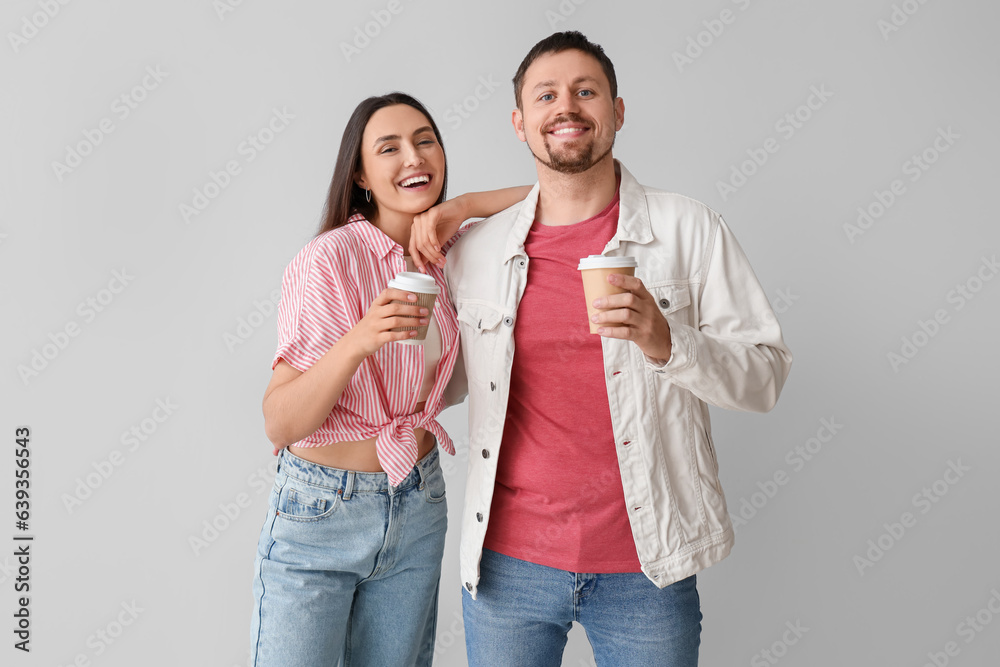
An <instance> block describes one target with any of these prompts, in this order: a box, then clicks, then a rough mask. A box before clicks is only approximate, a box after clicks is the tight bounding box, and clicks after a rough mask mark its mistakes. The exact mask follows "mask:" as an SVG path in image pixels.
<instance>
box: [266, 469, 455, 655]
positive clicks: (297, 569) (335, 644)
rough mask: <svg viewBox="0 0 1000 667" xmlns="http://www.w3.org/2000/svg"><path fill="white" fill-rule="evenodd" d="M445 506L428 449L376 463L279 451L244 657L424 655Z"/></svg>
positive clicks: (430, 637) (430, 640)
mask: <svg viewBox="0 0 1000 667" xmlns="http://www.w3.org/2000/svg"><path fill="white" fill-rule="evenodd" d="M447 525H448V508H447V506H446V501H445V483H444V475H443V474H442V472H441V466H440V464H439V460H438V451H437V449H434V450H433V451H432V452H431V453H429V454H427V455H426V456H425V457H424V458H423V459H421V460H420V461H418V462H417V464H416V466H414V468H413V470H412V471H411V472H410V475H409V476H408V477H407V478H406V479H405V480H404V481H403V482H402V483H401V484H400V485H399V487H398V488H395V489H394V488H392V487H390V486H389V481H388V477H387V476H386V474H385V473H367V472H354V471H347V470H339V469H336V468H328V467H326V466H321V465H317V464H315V463H310V462H309V461H305V460H303V459H301V458H299V457H297V456H295V455H293V454H291V453H289V452H288V451H287V450H285V451H282V452H281V457H280V459H279V461H278V472H277V474H276V475H275V478H274V488H273V490H272V491H271V497H270V501H269V509H268V515H267V519H266V521H265V522H264V528H263V530H262V531H261V534H260V541H259V542H258V545H257V558H256V562H255V565H254V581H253V595H254V611H253V619H252V621H251V633H250V634H251V648H250V653H251V658H252V660H251V664H253V665H256V666H257V667H293V666H294V667H332V666H334V665H337V664H338V661H340V664H343V665H362V666H369V665H370V666H382V665H393V666H397V665H398V666H404V665H406V666H409V665H421V666H422V665H430V664H431V659H432V657H433V654H434V632H435V629H436V624H437V601H438V582H439V580H440V577H441V557H442V554H443V552H444V538H445V530H446V529H447Z"/></svg>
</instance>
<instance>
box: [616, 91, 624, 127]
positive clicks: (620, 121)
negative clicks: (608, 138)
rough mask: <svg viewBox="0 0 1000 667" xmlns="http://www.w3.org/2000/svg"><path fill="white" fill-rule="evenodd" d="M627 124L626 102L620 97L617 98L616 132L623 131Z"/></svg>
mask: <svg viewBox="0 0 1000 667" xmlns="http://www.w3.org/2000/svg"><path fill="white" fill-rule="evenodd" d="M624 124H625V100H623V99H622V98H620V97H616V98H615V132H617V131H618V130H620V129H622V125H624Z"/></svg>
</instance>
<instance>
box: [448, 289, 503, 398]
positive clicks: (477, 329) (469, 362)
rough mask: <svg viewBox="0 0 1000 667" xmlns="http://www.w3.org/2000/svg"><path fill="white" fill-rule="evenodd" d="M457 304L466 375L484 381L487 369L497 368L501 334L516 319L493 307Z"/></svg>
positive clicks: (475, 302) (470, 302) (491, 305)
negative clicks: (483, 376) (483, 374)
mask: <svg viewBox="0 0 1000 667" xmlns="http://www.w3.org/2000/svg"><path fill="white" fill-rule="evenodd" d="M456 305H457V311H458V322H459V326H460V327H461V332H462V347H463V349H464V350H465V357H466V364H465V369H466V373H468V375H469V377H470V378H474V379H481V375H482V373H484V372H485V371H486V370H487V369H494V368H496V366H497V364H498V360H499V357H498V355H499V354H500V353H501V352H502V350H500V349H499V344H500V343H499V341H500V339H501V338H503V336H501V333H502V331H503V330H504V329H510V328H511V326H512V325H513V323H514V320H513V319H512V318H511V317H510V316H507V315H504V313H503V311H501V310H500V309H499V308H497V307H496V306H494V305H493V304H489V303H483V302H478V301H459V302H458V303H457V304H456ZM505 325H506V326H505Z"/></svg>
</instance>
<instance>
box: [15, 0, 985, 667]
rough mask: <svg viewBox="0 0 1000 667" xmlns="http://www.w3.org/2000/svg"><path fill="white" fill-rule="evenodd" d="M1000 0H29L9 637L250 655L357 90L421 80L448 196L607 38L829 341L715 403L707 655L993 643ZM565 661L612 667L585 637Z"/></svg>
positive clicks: (749, 660) (494, 177)
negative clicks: (312, 257)
mask: <svg viewBox="0 0 1000 667" xmlns="http://www.w3.org/2000/svg"><path fill="white" fill-rule="evenodd" d="M998 22H1000V9H998V8H997V5H996V4H995V3H990V2H986V1H985V0H975V1H974V0H966V1H957V2H943V1H942V2H927V1H926V0H919V1H918V0H878V1H875V2H872V1H868V2H862V1H861V0H849V1H847V2H838V3H829V2H792V1H791V0H768V1H765V0H713V1H712V2H697V3H696V2H693V1H688V2H672V3H661V2H652V1H646V2H623V1H615V2H610V1H604V0H550V1H542V2H537V1H529V0H509V1H507V2H502V3H501V2H481V1H469V0H465V1H463V2H459V1H458V0H391V1H384V0H363V1H361V2H350V3H347V2H336V3H334V2H319V1H318V0H313V1H308V0H301V1H298V2H266V1H265V0H243V1H240V0H216V1H214V2H212V1H209V0H203V1H200V2H194V1H191V0H187V1H182V2H123V1H105V2H68V1H67V0H35V1H31V2H29V1H27V0H17V1H12V2H6V3H4V7H3V9H2V11H0V27H2V29H3V33H4V35H5V40H4V41H5V45H4V46H3V47H2V48H0V77H2V79H0V81H2V90H3V94H2V96H0V109H2V114H3V116H2V117H3V120H4V123H3V127H2V129H0V135H2V153H3V161H2V170H3V171H2V173H0V192H2V201H0V281H2V292H0V294H2V308H3V326H2V332H3V339H2V345H0V347H2V349H3V355H4V357H3V359H4V362H3V365H2V368H0V371H2V372H0V388H2V392H3V393H2V399H3V400H2V420H0V442H3V443H4V446H3V451H4V452H5V453H4V455H3V456H2V457H0V510H2V511H0V516H2V517H3V521H2V522H0V541H2V542H3V543H4V544H6V546H4V547H3V548H2V549H0V554H2V555H0V610H2V618H4V619H6V620H5V621H3V622H2V623H0V630H2V635H0V636H3V637H5V638H6V639H5V640H4V643H5V645H4V646H3V647H2V648H0V655H2V656H3V657H2V658H0V662H2V663H3V664H4V665H31V666H35V665H38V666H42V665H45V666H52V665H59V666H60V667H63V666H66V665H99V666H101V667H114V666H126V665H127V666H129V667H132V666H135V665H150V666H155V667H161V666H164V667H165V666H173V665H199V666H201V665H205V666H212V667H240V666H242V665H245V664H246V663H247V660H248V639H249V623H250V612H251V606H252V602H251V593H250V585H251V578H252V570H253V558H254V552H255V547H256V541H257V537H258V533H259V530H260V526H261V524H262V522H263V519H264V514H265V512H266V504H267V495H268V491H269V488H270V483H271V478H272V476H273V463H274V458H273V457H272V455H271V448H270V444H269V443H268V441H267V439H266V438H265V436H264V431H263V418H262V416H261V409H260V402H261V397H262V395H263V391H264V388H265V386H266V384H267V381H268V379H269V377H270V367H269V365H270V361H271V357H272V355H273V353H274V350H275V347H276V318H275V311H276V307H275V302H276V300H277V298H276V294H277V292H276V290H279V288H280V285H281V277H282V271H283V270H284V267H285V266H286V265H287V263H288V262H289V261H290V260H291V258H292V257H293V256H294V255H295V253H296V252H298V250H299V249H300V248H301V247H302V246H303V245H304V244H305V243H306V242H307V241H308V240H309V239H310V238H311V237H312V236H313V234H314V233H315V231H316V229H317V226H318V224H319V219H320V213H321V210H322V206H323V203H324V198H325V195H326V190H327V187H328V184H329V181H330V177H331V174H332V170H333V164H334V159H335V156H336V152H337V148H338V145H339V142H340V137H341V133H342V132H343V128H344V125H345V123H346V121H347V118H348V116H349V114H350V112H351V111H352V110H353V108H354V106H355V105H356V104H357V103H358V102H359V101H360V100H361V99H363V98H364V97H367V96H369V95H373V94H382V93H385V92H388V91H392V90H403V91H406V92H409V93H411V94H413V95H415V96H416V97H417V98H419V99H420V100H422V101H423V102H424V103H425V104H426V105H427V106H428V107H429V108H430V109H431V110H432V112H433V114H434V116H435V118H436V120H437V122H438V123H439V125H440V127H441V129H442V132H443V133H444V134H445V135H446V138H445V147H446V151H447V154H448V159H449V166H450V174H449V192H450V194H452V195H457V194H460V193H462V192H467V191H471V190H481V189H488V188H494V187H502V186H509V185H515V184H523V183H532V182H534V180H535V171H534V165H533V161H532V159H531V156H530V154H529V153H528V151H527V149H526V147H525V146H524V145H522V144H521V143H520V142H518V141H517V139H516V137H515V135H514V133H513V130H512V129H511V126H510V113H511V110H512V108H513V106H514V102H513V95H512V91H511V86H510V78H511V77H512V75H513V73H514V71H515V69H516V68H517V65H518V63H519V62H520V61H521V59H522V57H523V56H524V55H525V53H527V51H528V49H529V48H530V47H531V46H532V45H533V44H534V43H535V42H537V41H538V40H539V39H541V38H543V37H545V36H547V35H548V34H550V33H551V32H553V31H555V30H566V29H578V30H581V31H582V32H583V33H584V34H586V35H587V36H588V37H590V38H591V39H592V40H594V41H595V42H597V43H599V44H601V45H603V46H604V48H605V49H606V51H607V53H608V54H609V56H610V57H611V59H612V60H613V61H614V63H615V65H616V68H617V72H618V80H619V93H620V95H621V96H622V97H623V98H624V100H625V108H626V122H625V126H624V128H623V129H622V131H621V132H620V133H619V135H618V140H617V144H616V146H615V156H616V157H618V158H619V159H621V160H622V161H623V162H624V163H625V164H626V165H627V167H628V168H629V169H630V170H631V171H632V173H633V174H635V175H636V177H637V178H638V179H639V180H640V182H642V183H645V184H648V185H651V186H654V187H658V188H662V189H665V190H669V191H674V192H679V193H683V194H685V195H688V196H690V197H693V198H695V199H698V200H701V201H703V202H705V203H706V204H708V205H709V206H711V207H712V208H714V209H716V210H718V211H720V212H721V213H722V214H723V215H724V216H725V218H726V220H727V222H728V223H729V225H730V226H731V228H732V229H733V231H734V232H735V234H736V236H737V238H738V239H739V241H740V243H741V244H742V246H743V248H744V250H745V251H746V253H747V255H748V256H749V258H750V261H751V262H752V264H753V266H754V269H755V271H756V273H757V276H758V278H759V280H760V282H761V283H762V284H763V286H764V288H765V289H766V291H767V293H768V295H769V296H770V298H771V302H772V304H773V305H774V307H775V310H776V311H777V312H778V314H779V318H780V320H781V324H782V327H783V330H784V334H785V340H786V341H787V343H788V345H789V346H790V347H791V349H792V352H793V353H794V356H795V363H794V366H793V369H792V373H791V376H790V378H789V380H788V383H787V384H786V386H785V388H784V392H783V395H782V397H781V400H780V401H779V403H778V406H777V408H776V409H775V410H774V411H772V412H771V413H769V414H765V415H758V414H743V413H735V412H724V411H721V410H715V409H713V420H714V422H713V423H714V429H715V436H714V439H715V441H716V443H717V445H718V450H719V452H718V454H719V459H720V466H721V476H722V482H723V485H724V488H725V491H726V495H727V499H728V504H729V510H730V513H731V514H732V515H733V519H734V523H735V524H736V533H737V536H736V547H735V548H734V550H733V552H732V555H731V556H730V557H729V558H728V559H726V560H725V561H723V562H722V563H720V564H718V565H716V566H714V567H712V568H709V569H708V570H706V571H704V572H702V573H701V574H700V575H699V582H698V583H699V588H700V592H701V600H702V609H703V613H704V616H705V620H704V632H703V635H702V663H701V664H703V665H708V666H710V667H715V666H721V667H728V666H731V665H751V667H756V666H758V665H773V664H781V665H790V666H791V665H806V666H810V667H835V666H839V665H866V666H868V665H871V666H883V665H915V666H917V665H924V664H931V665H936V666H939V665H944V664H951V665H958V666H961V667H973V666H976V667H978V666H982V665H987V664H990V665H992V664H995V661H996V657H997V655H1000V570H998V568H997V563H998V562H1000V538H998V532H997V530H998V529H997V521H996V516H997V513H998V511H1000V498H998V492H997V490H996V483H995V482H996V479H997V474H998V463H1000V454H998V448H997V446H996V445H997V435H996V433H997V431H996V410H997V398H998V391H997V384H996V382H997V374H998V371H1000V368H998V363H997V362H998V353H997V347H996V339H995V336H996V331H997V324H998V316H997V313H998V303H1000V279H997V273H998V271H1000V266H998V264H997V263H996V258H997V253H998V251H1000V232H998V231H997V229H998V227H997V221H996V210H995V206H994V205H992V201H993V196H994V194H995V191H996V182H997V176H998V169H997V162H996V160H997V155H998V154H1000V139H998V134H997V132H996V129H995V128H996V125H995V123H996V118H997V116H998V114H1000V104H998V102H1000V100H998V87H997V79H996V77H997V72H998V71H1000V59H998V54H1000V46H998V45H997V41H996V36H995V26H996V25H997V23H998ZM466 416H467V406H460V407H456V408H453V409H450V410H449V411H447V412H446V413H444V415H443V417H442V420H443V422H444V425H445V427H446V428H447V429H448V430H449V431H450V432H451V433H452V434H453V436H454V438H455V441H456V443H457V445H458V450H459V453H458V455H457V456H456V457H455V458H453V459H451V458H449V460H448V461H446V462H445V464H444V465H445V471H446V475H447V480H448V484H449V489H448V497H449V512H450V526H451V530H450V531H449V535H448V543H447V552H446V555H445V562H444V574H443V576H442V580H441V603H440V618H439V624H438V639H437V649H438V651H437V660H436V664H438V665H443V666H459V665H464V664H465V662H466V660H465V649H464V632H463V629H462V623H461V595H460V586H461V583H460V581H459V575H458V539H459V534H458V529H457V528H458V526H459V516H460V513H461V508H462V498H463V494H464V487H465V466H466V461H467V459H468V428H467V425H466ZM19 427H28V428H29V429H30V443H29V450H30V452H31V453H30V457H29V460H30V471H31V486H30V501H29V502H30V519H29V523H28V526H27V529H26V530H19V529H18V528H17V527H16V519H17V517H16V514H15V512H16V510H17V508H16V507H15V501H16V497H15V485H14V484H15V477H14V471H15V468H16V466H17V461H16V459H17V456H16V454H17V450H18V447H17V444H16V439H17V437H16V429H17V428H19ZM28 535H31V536H33V537H34V539H33V541H30V542H28V541H26V540H22V541H15V540H14V537H15V536H20V537H24V536H28ZM25 544H30V548H29V553H30V557H26V558H24V560H27V561H28V564H27V565H25V568H26V569H25V570H21V569H20V568H21V565H22V564H21V563H19V562H18V561H19V557H17V556H15V555H14V553H15V550H16V548H17V547H18V546H23V545H25ZM25 572H28V574H27V575H25V574H24V573H25ZM19 579H21V581H18V580H19ZM25 584H27V585H28V586H30V590H28V591H21V592H18V591H16V590H15V586H21V587H22V588H23V586H24V585H25ZM24 596H27V597H29V598H30V600H29V601H28V605H27V609H28V612H27V614H28V618H27V619H25V618H24V617H23V614H24V613H25V612H22V611H21V609H22V606H21V604H20V600H19V598H21V597H24ZM18 613H19V614H22V618H20V619H19V618H17V617H15V614H18ZM19 623H21V624H23V625H28V627H29V628H30V648H31V652H30V653H23V652H21V651H19V650H17V649H15V648H14V644H15V642H16V641H18V638H17V635H16V634H15V630H17V629H18V624H19ZM650 632H656V628H650ZM564 664H565V665H572V666H573V667H576V666H578V665H579V666H583V665H590V664H592V658H591V652H590V648H589V646H588V644H587V641H586V637H585V635H584V633H583V631H582V630H581V629H580V628H575V629H574V630H573V631H572V632H571V634H570V641H569V645H568V647H567V649H566V654H565V660H564Z"/></svg>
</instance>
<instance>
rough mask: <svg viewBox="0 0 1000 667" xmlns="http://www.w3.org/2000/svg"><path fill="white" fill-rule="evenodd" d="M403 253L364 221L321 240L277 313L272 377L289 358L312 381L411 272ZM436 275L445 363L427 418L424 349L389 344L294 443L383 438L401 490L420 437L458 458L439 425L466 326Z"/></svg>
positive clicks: (287, 283)
mask: <svg viewBox="0 0 1000 667" xmlns="http://www.w3.org/2000/svg"><path fill="white" fill-rule="evenodd" d="M405 268H406V265H405V263H404V260H403V249H402V247H401V246H400V245H399V244H398V243H396V242H395V241H393V240H392V239H390V238H389V237H388V236H386V235H385V234H383V233H382V232H381V231H380V230H379V229H378V228H377V227H375V226H374V225H372V224H371V223H370V222H368V221H367V220H365V219H364V217H362V216H360V215H355V216H353V217H351V219H350V220H349V221H348V224H346V225H344V226H343V227H338V228H337V229H334V230H332V231H329V232H326V233H324V234H320V235H319V236H317V237H316V238H315V239H313V240H312V241H310V242H309V243H308V244H307V245H306V247H305V248H303V249H302V250H301V251H300V252H299V254H298V255H296V256H295V259H293V260H292V262H291V263H290V264H289V265H288V268H287V269H285V276H284V281H283V282H282V285H281V303H280V305H279V306H278V350H277V352H275V354H274V360H273V361H272V362H271V368H272V369H273V368H274V367H275V366H276V365H277V364H278V361H280V360H282V359H284V360H285V361H286V362H288V363H289V364H290V365H291V366H292V367H294V368H296V369H298V370H300V371H302V372H305V371H307V370H308V369H309V368H311V367H312V366H313V364H315V363H316V362H317V361H318V360H319V358H320V357H322V356H323V355H324V354H325V353H326V351H327V350H329V349H330V347H331V346H333V344H334V343H336V342H337V341H338V340H339V339H340V337H341V336H343V335H344V334H345V333H347V332H348V331H350V330H351V329H352V328H353V327H354V325H356V324H357V323H358V322H360V321H361V318H362V317H364V316H365V313H366V312H368V308H369V307H370V306H371V304H372V302H373V301H374V300H375V297H377V296H378V295H379V294H380V293H381V292H382V290H383V289H385V288H386V286H387V285H388V284H389V280H391V279H392V278H393V277H394V276H395V275H396V274H397V273H399V272H400V271H403V270H405ZM428 274H429V275H430V276H432V277H433V278H434V280H435V281H437V283H438V285H439V286H440V287H441V294H439V295H438V298H437V301H436V302H435V304H434V312H433V318H434V319H435V320H436V322H437V326H438V329H439V331H440V336H441V359H440V361H439V362H438V364H437V372H436V378H435V380H434V384H433V386H432V388H431V391H430V395H428V396H427V398H426V403H425V404H424V409H423V410H422V411H420V412H418V413H415V414H414V412H413V409H414V407H416V405H417V403H418V402H419V398H420V394H421V387H422V385H423V383H424V373H425V364H424V356H423V355H424V348H423V346H420V345H402V344H397V343H387V344H386V345H383V346H382V347H381V348H380V349H379V350H378V352H376V353H375V354H373V355H371V356H370V357H368V358H367V359H365V360H364V361H363V362H362V363H361V366H360V367H359V368H358V370H357V372H356V373H355V374H354V377H352V378H351V381H350V383H349V384H348V385H347V387H346V388H345V389H344V393H343V394H342V395H341V397H340V400H339V401H338V402H337V404H336V405H335V406H334V407H333V410H331V411H330V415H329V416H328V417H327V418H326V421H324V422H323V424H322V425H321V426H320V427H319V428H318V429H317V430H316V431H315V432H314V433H312V434H311V435H309V436H306V437H305V438H304V439H302V440H300V441H299V442H297V443H295V444H296V445H297V446H299V447H319V446H322V445H329V444H332V443H335V442H343V441H355V440H367V439H369V438H377V441H376V444H375V448H376V451H377V454H378V460H379V463H380V464H381V465H382V469H383V470H384V471H385V472H386V473H387V474H388V475H389V482H390V483H391V484H393V485H398V484H399V483H400V482H402V481H403V479H405V478H406V476H407V475H408V474H409V473H410V470H412V468H413V464H414V463H416V460H417V451H418V450H417V441H416V438H415V437H414V435H413V429H414V428H423V429H426V430H428V431H430V432H431V433H433V434H434V436H435V437H436V438H437V440H438V442H439V443H440V444H441V447H442V448H443V449H444V450H445V451H446V452H448V453H449V454H454V453H455V448H454V445H453V444H452V441H451V438H449V437H448V434H447V433H446V432H445V430H444V428H443V427H442V426H441V425H440V424H439V423H438V422H437V420H436V419H435V418H436V417H437V415H438V413H440V412H441V410H442V409H443V408H444V403H443V400H442V397H443V394H444V389H445V385H447V384H448V380H449V378H451V372H452V370H453V368H454V366H455V359H456V357H457V354H458V318H457V317H456V315H455V309H454V308H453V307H452V305H451V300H450V299H449V298H448V290H447V289H445V283H444V275H443V274H442V272H441V270H440V269H439V268H438V267H436V266H432V265H431V266H428Z"/></svg>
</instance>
